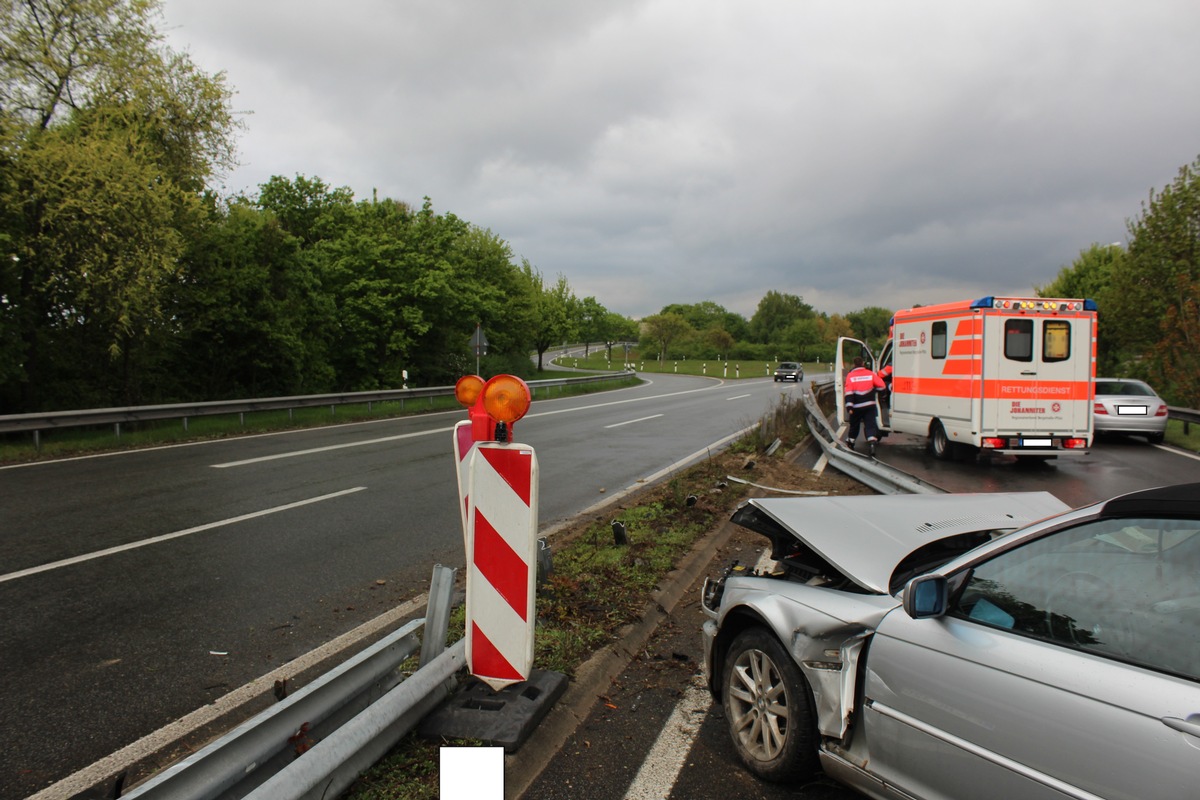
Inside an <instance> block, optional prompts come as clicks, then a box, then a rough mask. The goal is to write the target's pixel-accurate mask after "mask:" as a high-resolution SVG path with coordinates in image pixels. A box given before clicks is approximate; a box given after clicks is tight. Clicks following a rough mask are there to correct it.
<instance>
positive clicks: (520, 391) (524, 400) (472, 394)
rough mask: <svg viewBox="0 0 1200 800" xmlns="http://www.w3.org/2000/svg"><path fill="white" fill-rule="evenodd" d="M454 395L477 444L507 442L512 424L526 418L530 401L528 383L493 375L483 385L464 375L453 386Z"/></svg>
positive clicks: (515, 377)
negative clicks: (465, 413) (466, 418)
mask: <svg viewBox="0 0 1200 800" xmlns="http://www.w3.org/2000/svg"><path fill="white" fill-rule="evenodd" d="M454 396H455V398H456V399H457V400H458V402H459V403H461V404H462V405H463V406H466V408H467V412H468V415H469V416H470V418H471V438H472V440H473V441H476V442H492V441H499V442H506V441H508V440H509V437H510V435H511V433H512V425H513V423H514V422H516V421H517V420H519V419H520V418H521V417H523V416H525V412H527V411H528V410H529V404H530V402H532V395H531V394H530V391H529V384H527V383H525V381H523V380H521V379H520V378H518V377H517V376H515V375H496V376H495V377H493V378H491V379H490V380H488V381H486V382H485V381H484V380H483V378H480V377H479V376H478V375H466V376H464V377H462V378H459V379H458V382H457V383H455V384H454Z"/></svg>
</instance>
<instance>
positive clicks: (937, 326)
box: [929, 322, 946, 358]
mask: <svg viewBox="0 0 1200 800" xmlns="http://www.w3.org/2000/svg"><path fill="white" fill-rule="evenodd" d="M929 348H930V352H931V353H932V354H933V357H934V358H945V357H946V323H944V322H935V323H933V331H932V336H931V341H930V342H929Z"/></svg>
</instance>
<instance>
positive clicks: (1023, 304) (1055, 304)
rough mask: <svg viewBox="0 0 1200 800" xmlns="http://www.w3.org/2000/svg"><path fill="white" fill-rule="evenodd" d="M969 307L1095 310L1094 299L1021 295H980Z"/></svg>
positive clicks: (1010, 309) (1029, 309) (1022, 309)
mask: <svg viewBox="0 0 1200 800" xmlns="http://www.w3.org/2000/svg"><path fill="white" fill-rule="evenodd" d="M971 308H997V309H1001V310H1003V311H1095V310H1096V301H1095V300H1057V299H1042V298H1037V299H1030V298H1022V297H993V296H991V295H989V296H987V297H981V298H979V299H978V300H976V301H975V302H974V303H971Z"/></svg>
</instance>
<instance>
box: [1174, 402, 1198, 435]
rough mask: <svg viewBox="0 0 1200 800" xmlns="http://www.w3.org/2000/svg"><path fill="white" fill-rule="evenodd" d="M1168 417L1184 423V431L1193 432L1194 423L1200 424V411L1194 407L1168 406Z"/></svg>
mask: <svg viewBox="0 0 1200 800" xmlns="http://www.w3.org/2000/svg"><path fill="white" fill-rule="evenodd" d="M1167 419H1177V420H1179V421H1180V422H1182V423H1183V432H1184V433H1185V434H1187V433H1191V432H1192V431H1191V426H1192V424H1193V423H1195V424H1200V411H1197V410H1196V409H1194V408H1179V407H1177V406H1167Z"/></svg>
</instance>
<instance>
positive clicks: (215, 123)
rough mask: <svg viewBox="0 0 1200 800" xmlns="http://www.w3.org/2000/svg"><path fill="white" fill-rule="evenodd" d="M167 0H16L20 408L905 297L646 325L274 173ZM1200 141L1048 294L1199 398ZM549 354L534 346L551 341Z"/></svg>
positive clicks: (443, 221) (281, 381) (175, 396)
mask: <svg viewBox="0 0 1200 800" xmlns="http://www.w3.org/2000/svg"><path fill="white" fill-rule="evenodd" d="M158 14H159V7H158V2H157V0H25V1H24V2H15V1H12V2H3V1H0V413H3V414H9V413H21V412H30V411H45V410H56V409H66V408H83V407H97V406H108V405H134V404H145V403H165V402H181V401H193V400H194V401H199V400H216V399H227V398H236V397H253V396H258V397H262V396H278V395H292V394H312V393H322V392H331V391H356V390H371V389H378V388H387V387H399V386H402V385H405V384H408V385H411V386H421V385H424V386H428V385H445V384H450V383H453V382H454V381H455V380H456V379H457V378H458V377H460V376H461V375H463V374H466V373H468V372H472V371H474V369H475V355H474V353H473V352H472V350H471V348H470V345H469V342H470V338H471V336H472V334H473V333H474V331H475V329H476V326H477V325H479V326H481V327H482V328H483V330H484V332H485V334H486V336H487V338H488V340H489V349H488V352H487V355H486V356H483V357H482V359H481V369H480V371H481V372H484V373H485V374H495V373H497V372H514V373H516V374H520V375H525V376H527V377H528V376H530V375H531V374H534V370H535V369H540V368H541V367H542V366H543V363H542V362H543V357H544V356H545V354H546V353H547V351H548V350H549V349H550V348H551V347H553V346H555V345H557V344H561V343H563V342H565V341H568V340H570V341H583V342H609V343H611V342H618V341H622V342H624V341H638V342H639V346H640V356H641V358H643V359H650V358H657V359H662V360H666V359H670V358H674V359H679V358H705V359H714V360H715V359H725V360H738V361H750V360H755V361H767V362H770V361H776V360H784V359H804V360H814V359H817V358H821V359H827V358H829V357H831V356H832V354H833V351H834V346H835V343H836V340H837V338H838V337H839V336H842V335H855V336H857V337H858V338H861V339H864V340H866V341H868V343H870V344H873V345H876V346H877V345H880V344H882V342H883V340H884V339H885V338H886V336H887V334H888V324H889V320H890V317H891V313H892V310H891V309H884V308H878V307H868V308H864V309H861V310H860V311H856V312H852V313H849V314H845V315H839V314H826V313H823V312H820V311H818V310H817V309H815V308H813V307H812V306H810V305H809V304H807V303H805V302H804V300H803V298H802V297H800V296H798V295H794V294H788V293H786V292H781V291H776V290H770V291H767V292H766V294H765V295H764V296H763V298H762V300H761V301H760V302H759V304H758V306H757V308H756V310H755V312H754V314H753V315H752V316H751V317H750V318H749V319H747V318H745V317H743V316H742V315H740V314H737V313H733V312H730V311H728V310H726V309H725V308H723V307H722V306H720V305H718V304H717V303H715V302H712V301H706V302H701V303H695V304H669V305H666V306H664V307H663V308H662V310H661V311H660V312H659V313H657V314H654V315H651V316H649V317H646V318H644V319H642V320H640V321H635V320H633V319H630V318H628V317H625V316H623V315H621V314H618V313H616V312H613V311H610V310H609V309H607V308H605V307H604V305H603V304H601V303H600V302H599V301H598V300H597V299H596V298H594V297H585V298H578V297H576V296H575V293H574V292H573V290H572V289H571V287H570V285H569V284H568V282H567V280H566V279H565V278H564V277H563V276H561V275H559V276H557V277H556V278H554V279H551V278H548V277H547V276H545V275H544V274H543V273H542V272H541V271H540V270H538V269H537V268H536V267H534V266H533V265H532V264H530V263H529V262H528V261H526V260H523V259H521V260H518V259H516V258H514V254H513V252H512V250H511V248H510V246H509V245H508V243H507V242H505V241H504V239H502V238H501V237H500V236H498V235H497V234H495V233H493V232H492V231H489V230H487V229H484V228H480V227H478V226H476V225H473V224H471V223H470V222H468V221H467V220H464V219H461V218H459V217H457V216H456V215H454V214H453V213H449V212H439V211H436V210H435V209H434V207H433V204H432V201H431V200H430V199H429V198H425V199H424V202H423V204H422V205H421V206H420V207H419V208H418V207H415V206H412V205H410V204H408V203H406V202H404V201H400V200H393V199H380V198H378V197H376V196H372V197H371V198H370V199H358V198H355V197H354V195H353V193H352V192H351V191H350V190H349V189H347V188H335V187H333V186H330V185H328V184H326V183H325V182H323V181H322V180H321V179H320V178H317V177H306V176H302V175H297V176H295V177H292V178H285V177H279V176H276V177H273V178H271V179H270V180H269V181H267V182H266V183H265V184H262V185H261V186H259V187H257V190H256V191H255V192H254V193H253V194H249V195H247V194H238V195H235V196H232V197H222V196H220V195H219V194H217V193H216V192H214V191H213V190H211V189H210V188H209V186H210V185H211V184H212V183H213V182H214V178H216V177H218V176H220V175H222V174H224V173H225V172H226V171H227V170H229V169H231V168H232V167H233V166H234V165H235V163H236V156H235V147H234V143H235V140H236V136H237V134H238V132H239V130H240V123H239V121H238V119H237V117H236V115H235V114H234V113H233V112H232V111H231V106H230V100H231V97H232V93H231V90H230V89H229V87H228V86H227V85H226V82H225V76H224V75H223V74H222V73H216V74H208V73H205V72H204V71H203V70H201V69H199V68H198V67H197V66H196V65H195V64H194V63H192V62H191V60H190V59H189V58H188V57H187V56H186V55H184V54H180V53H176V52H173V51H172V50H170V48H168V47H166V46H165V44H164V41H163V39H162V37H161V35H160V34H159V33H158V31H157V29H156V26H155V25H156V20H157V18H158ZM1198 169H1200V162H1198V164H1195V165H1191V166H1189V167H1185V168H1184V169H1183V170H1181V172H1180V176H1179V178H1178V180H1177V181H1176V182H1175V183H1174V184H1172V185H1171V186H1170V187H1167V188H1166V189H1164V190H1163V191H1162V193H1160V194H1158V195H1154V194H1152V196H1151V198H1150V200H1149V201H1148V202H1147V203H1146V204H1145V206H1144V208H1143V212H1142V215H1141V216H1140V217H1139V218H1138V219H1137V220H1135V221H1133V222H1131V223H1130V242H1129V245H1128V248H1125V247H1121V246H1119V245H1118V246H1108V247H1101V246H1093V247H1092V248H1091V249H1089V250H1086V251H1083V252H1082V253H1081V255H1080V258H1079V259H1078V260H1077V261H1076V262H1075V263H1074V264H1073V265H1071V266H1069V267H1064V268H1063V270H1062V272H1061V273H1060V274H1059V276H1058V278H1057V279H1056V280H1055V281H1054V282H1053V283H1051V284H1049V285H1048V286H1046V287H1042V288H1041V289H1039V291H1041V292H1042V293H1043V294H1046V295H1059V296H1084V297H1092V298H1093V299H1096V300H1097V302H1098V303H1099V304H1100V308H1101V314H1100V319H1101V327H1100V337H1099V340H1100V363H1101V369H1102V371H1105V372H1110V373H1113V374H1129V375H1138V376H1142V377H1147V378H1149V379H1150V380H1151V382H1152V383H1154V384H1155V385H1156V386H1157V387H1158V388H1159V389H1160V391H1163V392H1164V393H1165V394H1166V395H1167V396H1168V397H1169V398H1171V399H1173V400H1175V401H1176V402H1181V403H1185V404H1190V405H1193V406H1195V405H1198V404H1200V396H1198V395H1200V386H1198V385H1197V384H1198V383H1200V364H1198V363H1197V359H1198V358H1200V357H1198V356H1197V347H1196V345H1197V343H1198V342H1197V340H1198V339H1200V330H1198V328H1200V325H1198V323H1197V312H1196V298H1197V289H1198V286H1197V251H1198V250H1200V245H1198V241H1200V233H1198V231H1200V188H1198V184H1197V179H1196V174H1197V170H1198ZM530 353H535V354H536V367H535V365H534V363H533V362H532V361H531V359H530V357H529V356H530Z"/></svg>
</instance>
